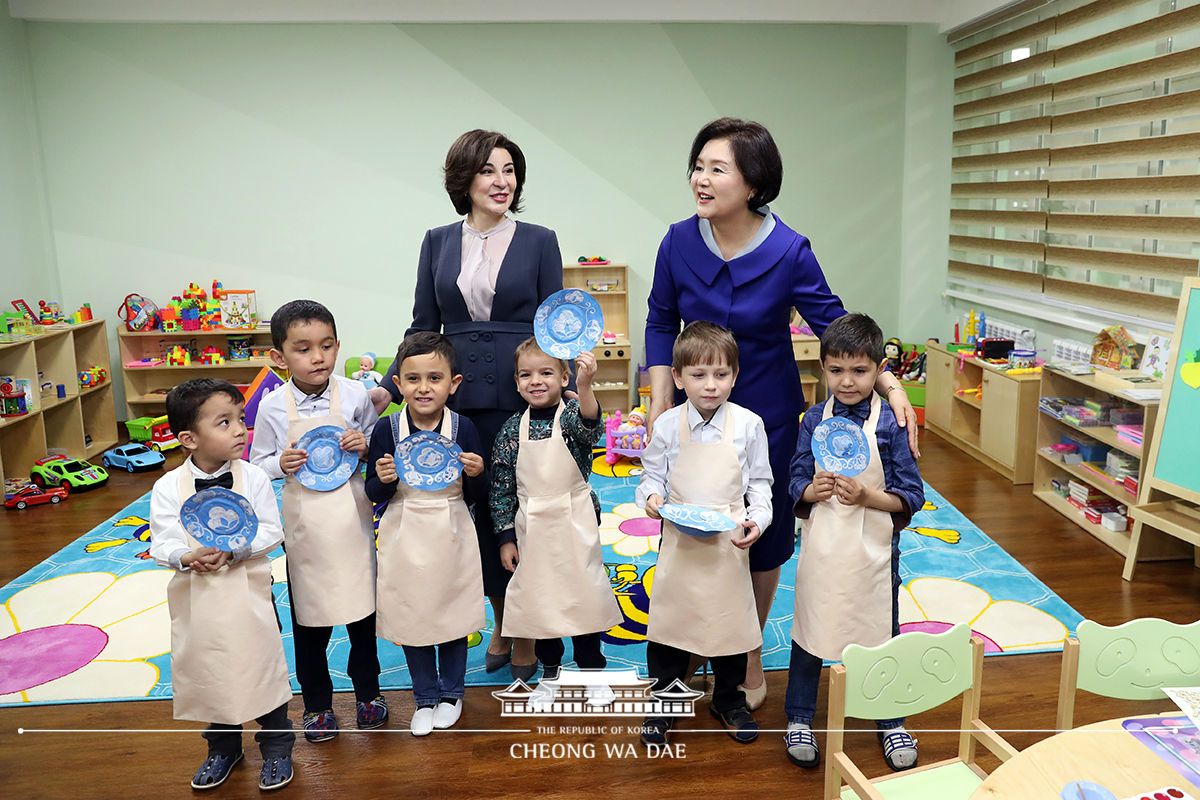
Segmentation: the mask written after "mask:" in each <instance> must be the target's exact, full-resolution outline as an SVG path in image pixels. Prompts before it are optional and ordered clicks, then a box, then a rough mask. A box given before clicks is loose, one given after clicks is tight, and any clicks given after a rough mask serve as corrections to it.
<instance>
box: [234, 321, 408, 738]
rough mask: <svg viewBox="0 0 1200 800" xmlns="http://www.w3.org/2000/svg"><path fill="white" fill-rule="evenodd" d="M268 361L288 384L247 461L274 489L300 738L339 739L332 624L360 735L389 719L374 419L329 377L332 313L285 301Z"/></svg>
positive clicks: (333, 352)
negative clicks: (278, 487) (373, 493)
mask: <svg viewBox="0 0 1200 800" xmlns="http://www.w3.org/2000/svg"><path fill="white" fill-rule="evenodd" d="M271 343H272V345H273V347H272V349H271V360H272V361H274V362H275V365H276V366H278V367H280V368H283V369H286V370H288V372H290V373H291V378H289V379H288V382H287V383H285V384H284V385H283V386H281V387H280V388H279V389H277V390H276V391H274V392H271V393H270V394H268V395H267V396H266V397H264V398H263V399H262V402H261V403H260V404H259V406H258V416H257V418H256V419H255V426H254V444H253V445H252V447H251V450H250V461H251V462H252V463H254V464H256V465H258V466H260V467H262V468H263V470H264V471H266V473H267V474H268V475H270V476H271V478H273V479H278V478H284V477H286V478H287V482H286V483H285V484H284V487H283V531H284V549H285V550H286V551H287V570H288V595H289V597H290V598H291V604H290V608H291V612H292V643H293V645H294V647H295V651H296V680H297V681H299V683H300V693H301V694H302V695H303V696H304V738H305V739H307V740H308V741H310V742H323V741H326V740H328V739H332V738H333V737H335V736H337V734H338V724H337V718H336V717H335V716H334V714H333V679H332V678H330V676H329V662H328V659H327V657H326V649H327V647H328V646H329V639H330V636H331V635H332V633H333V626H335V625H345V626H346V633H347V635H348V637H349V639H350V655H349V659H348V662H347V666H346V674H347V675H349V677H350V681H351V683H353V684H354V697H355V700H356V701H357V709H356V710H357V722H358V727H359V728H361V729H364V730H365V729H369V728H378V727H379V726H380V725H383V724H384V723H385V722H387V718H388V709H387V702H386V701H385V700H384V699H383V695H381V694H380V693H379V655H378V652H377V650H376V645H375V513H374V510H373V509H372V508H371V503H370V501H369V500H367V495H366V491H365V489H364V486H363V479H362V475H361V474H360V472H359V460H360V459H361V458H362V457H363V456H365V455H366V452H367V439H368V437H369V436H370V435H371V432H372V431H373V430H374V429H375V423H376V422H378V421H379V416H378V415H377V414H376V413H375V407H374V405H372V403H371V401H370V399H369V398H368V396H367V390H366V388H365V387H364V386H363V384H362V383H360V382H359V381H352V380H350V379H349V378H343V377H341V376H340V375H336V374H334V369H335V368H336V367H337V356H338V346H339V342H338V338H337V326H336V325H335V324H334V321H333V314H331V313H330V312H329V309H327V308H326V307H325V306H323V305H321V304H320V303H317V302H314V301H312V300H293V301H292V302H290V303H285V304H284V305H282V306H280V308H279V310H278V311H276V312H275V313H274V314H273V315H272V316H271Z"/></svg>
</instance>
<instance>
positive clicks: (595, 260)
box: [579, 256, 608, 266]
mask: <svg viewBox="0 0 1200 800" xmlns="http://www.w3.org/2000/svg"><path fill="white" fill-rule="evenodd" d="M579 263H580V264H583V265H584V266H591V265H592V264H596V265H600V264H607V263H608V259H607V258H605V257H604V256H591V257H590V258H589V257H588V256H580V257H579Z"/></svg>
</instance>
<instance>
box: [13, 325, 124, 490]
mask: <svg viewBox="0 0 1200 800" xmlns="http://www.w3.org/2000/svg"><path fill="white" fill-rule="evenodd" d="M92 367H102V368H104V369H105V370H108V369H109V355H108V340H107V338H106V335H105V328H104V320H102V319H95V320H91V321H89V322H84V323H81V324H79V325H71V326H65V327H61V328H60V327H55V328H51V329H48V330H47V329H40V335H38V336H35V337H33V338H32V339H26V340H24V341H20V342H5V343H0V375H5V376H11V377H14V378H19V379H23V380H28V381H31V382H32V386H33V401H32V403H30V409H29V413H27V414H23V415H21V416H19V417H0V483H2V482H3V481H4V480H5V479H6V478H18V479H27V478H28V476H29V467H30V466H31V465H32V464H33V462H34V461H36V460H38V459H39V458H44V457H45V456H47V455H49V454H51V453H52V452H54V453H62V454H64V455H66V456H68V457H70V458H78V459H83V460H87V459H90V458H94V457H96V456H98V455H100V453H102V452H103V451H104V450H107V449H108V448H110V447H112V446H113V445H115V444H116V443H117V420H116V404H115V401H114V394H113V392H114V389H113V382H112V380H111V379H108V380H105V381H103V382H102V383H100V384H97V385H95V386H89V387H87V388H82V389H81V388H80V386H79V373H80V372H84V371H86V370H88V369H90V368H92ZM39 373H41V379H40V380H39V377H38V375H39ZM42 383H50V384H51V386H52V387H53V388H52V390H51V393H50V394H47V395H44V396H43V395H42V394H41V391H40V389H41V384H42ZM60 384H61V385H62V387H63V390H64V394H65V396H64V397H61V398H60V397H58V395H57V392H56V391H55V390H56V389H57V387H58V386H59V385H60Z"/></svg>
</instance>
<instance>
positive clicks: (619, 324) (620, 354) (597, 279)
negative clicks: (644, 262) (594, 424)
mask: <svg viewBox="0 0 1200 800" xmlns="http://www.w3.org/2000/svg"><path fill="white" fill-rule="evenodd" d="M628 281H629V267H628V266H627V265H625V264H611V263H610V264H587V263H574V264H564V265H563V288H565V289H583V290H584V291H586V292H587V293H588V294H590V295H591V296H592V297H594V298H596V302H598V303H599V304H600V311H601V312H603V314H604V329H605V330H607V331H611V332H612V333H614V334H615V335H616V337H617V340H616V342H614V343H612V344H604V343H603V342H601V343H600V344H598V345H596V347H595V348H593V349H592V353H594V354H595V356H596V377H595V378H594V379H593V382H592V388H593V391H595V393H596V399H597V400H598V401H599V402H600V408H601V409H602V410H603V411H604V412H605V413H609V412H612V411H620V412H621V413H622V414H623V415H624V414H628V413H629V409H630V408H632V405H631V401H632V396H633V381H632V372H631V367H632V364H633V361H632V358H631V355H632V349H633V348H632V345H631V344H630V341H629V292H628ZM597 283H610V284H614V288H612V289H607V290H604V291H601V290H597V289H592V288H590V285H591V284H597ZM603 383H607V384H608V385H607V386H602V385H599V384H603Z"/></svg>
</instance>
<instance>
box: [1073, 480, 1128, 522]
mask: <svg viewBox="0 0 1200 800" xmlns="http://www.w3.org/2000/svg"><path fill="white" fill-rule="evenodd" d="M1067 502H1068V503H1070V504H1071V505H1073V506H1075V508H1077V509H1079V513H1081V514H1083V515H1084V516H1085V517H1087V518H1088V520H1089V521H1090V522H1094V523H1095V524H1097V525H1099V524H1100V517H1101V515H1102V514H1105V513H1108V512H1110V511H1116V510H1117V507H1118V503H1117V501H1115V500H1113V499H1112V498H1111V497H1109V496H1108V495H1106V494H1105V493H1104V492H1102V491H1100V490H1099V489H1097V488H1095V487H1093V486H1089V485H1088V484H1086V483H1082V482H1080V481H1075V480H1073V481H1071V482H1070V483H1069V485H1068V487H1067Z"/></svg>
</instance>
